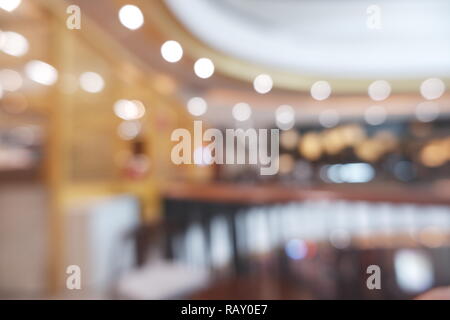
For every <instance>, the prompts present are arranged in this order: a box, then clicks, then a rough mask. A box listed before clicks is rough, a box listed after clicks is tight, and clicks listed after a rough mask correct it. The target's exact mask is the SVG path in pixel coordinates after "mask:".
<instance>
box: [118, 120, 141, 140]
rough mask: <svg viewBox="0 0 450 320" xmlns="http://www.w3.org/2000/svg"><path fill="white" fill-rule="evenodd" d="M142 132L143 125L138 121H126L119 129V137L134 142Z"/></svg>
mask: <svg viewBox="0 0 450 320" xmlns="http://www.w3.org/2000/svg"><path fill="white" fill-rule="evenodd" d="M140 132H141V124H140V123H139V122H138V121H124V122H122V123H121V124H120V125H119V127H118V128H117V133H118V134H119V137H121V138H122V139H123V140H132V139H134V138H136V137H137V136H138V135H139V133H140Z"/></svg>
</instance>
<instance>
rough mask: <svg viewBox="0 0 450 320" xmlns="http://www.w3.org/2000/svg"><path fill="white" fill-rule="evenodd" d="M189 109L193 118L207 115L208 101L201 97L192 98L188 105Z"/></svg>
mask: <svg viewBox="0 0 450 320" xmlns="http://www.w3.org/2000/svg"><path fill="white" fill-rule="evenodd" d="M187 109H188V111H189V113H190V114H192V115H193V116H196V117H199V116H201V115H203V114H205V113H206V110H207V109H208V105H207V103H206V101H205V100H204V99H202V98H200V97H194V98H191V99H190V100H189V101H188V103H187Z"/></svg>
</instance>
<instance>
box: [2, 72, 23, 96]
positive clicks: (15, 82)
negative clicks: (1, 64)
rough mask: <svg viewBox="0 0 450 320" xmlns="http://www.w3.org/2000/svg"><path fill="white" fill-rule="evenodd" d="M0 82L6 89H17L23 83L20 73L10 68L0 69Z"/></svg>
mask: <svg viewBox="0 0 450 320" xmlns="http://www.w3.org/2000/svg"><path fill="white" fill-rule="evenodd" d="M0 84H1V85H2V87H3V89H4V90H6V91H17V90H19V89H20V88H21V87H22V85H23V79H22V76H21V75H20V73H18V72H17V71H14V70H10V69H4V70H1V71H0Z"/></svg>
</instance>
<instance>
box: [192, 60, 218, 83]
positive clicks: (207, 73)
mask: <svg viewBox="0 0 450 320" xmlns="http://www.w3.org/2000/svg"><path fill="white" fill-rule="evenodd" d="M214 69H215V68H214V63H213V62H212V61H211V60H210V59H208V58H201V59H198V60H197V62H196V63H195V65H194V71H195V74H196V75H197V76H198V77H199V78H202V79H207V78H209V77H211V76H212V75H213V74H214Z"/></svg>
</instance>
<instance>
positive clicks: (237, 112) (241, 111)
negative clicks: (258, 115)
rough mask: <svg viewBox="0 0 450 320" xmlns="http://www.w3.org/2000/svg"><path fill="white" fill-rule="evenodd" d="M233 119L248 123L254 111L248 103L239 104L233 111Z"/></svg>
mask: <svg viewBox="0 0 450 320" xmlns="http://www.w3.org/2000/svg"><path fill="white" fill-rule="evenodd" d="M232 114H233V118H234V119H236V120H237V121H246V120H248V119H250V117H251V115H252V109H251V107H250V105H249V104H248V103H242V102H241V103H238V104H236V105H235V106H234V107H233V110H232Z"/></svg>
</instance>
